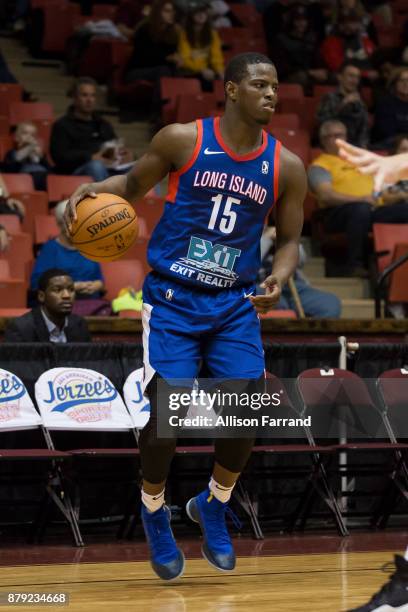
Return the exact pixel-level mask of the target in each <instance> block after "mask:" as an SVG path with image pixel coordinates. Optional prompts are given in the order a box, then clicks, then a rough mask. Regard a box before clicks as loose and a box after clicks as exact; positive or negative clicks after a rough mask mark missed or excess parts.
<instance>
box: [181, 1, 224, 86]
mask: <svg viewBox="0 0 408 612" xmlns="http://www.w3.org/2000/svg"><path fill="white" fill-rule="evenodd" d="M178 52H179V56H180V68H181V70H182V72H183V74H185V75H186V76H194V77H197V78H199V79H200V80H201V83H202V87H203V89H204V91H211V89H212V82H213V81H214V79H220V78H222V77H223V74H224V58H223V55H222V50H221V40H220V37H219V36H218V33H217V32H216V30H215V29H214V28H213V27H212V25H211V20H210V13H209V10H208V7H207V6H206V5H196V6H194V7H193V8H192V9H191V11H190V12H189V14H188V15H187V19H186V25H185V29H184V30H182V32H181V34H180V38H179V48H178Z"/></svg>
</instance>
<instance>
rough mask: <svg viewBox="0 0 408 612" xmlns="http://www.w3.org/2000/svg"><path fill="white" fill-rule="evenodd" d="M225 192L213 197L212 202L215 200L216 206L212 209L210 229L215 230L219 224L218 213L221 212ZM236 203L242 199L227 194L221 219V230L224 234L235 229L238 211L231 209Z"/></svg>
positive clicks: (239, 202)
mask: <svg viewBox="0 0 408 612" xmlns="http://www.w3.org/2000/svg"><path fill="white" fill-rule="evenodd" d="M223 197H224V196H223V194H222V193H219V194H218V195H216V196H214V197H213V198H211V202H214V206H213V209H212V213H211V217H210V222H209V224H208V229H210V230H213V229H215V226H216V224H217V220H218V213H219V212H220V207H221V203H222V200H223ZM234 204H241V200H238V198H232V197H231V196H227V200H226V202H225V205H224V210H223V211H222V214H221V218H220V219H219V224H218V227H219V230H220V232H222V233H223V234H230V233H231V232H232V230H233V229H234V226H235V222H236V220H237V213H236V212H235V211H234V210H231V207H232V206H233V205H234Z"/></svg>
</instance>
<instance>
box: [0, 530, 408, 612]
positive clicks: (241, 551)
mask: <svg viewBox="0 0 408 612" xmlns="http://www.w3.org/2000/svg"><path fill="white" fill-rule="evenodd" d="M234 542H235V545H236V550H237V554H238V561H237V567H236V569H235V570H234V572H231V573H228V574H224V573H219V572H217V571H216V570H215V569H213V568H212V567H210V566H209V565H208V564H207V562H206V561H204V560H203V559H201V558H200V542H199V541H198V538H197V540H193V541H192V540H191V539H190V540H183V539H181V540H180V545H181V547H182V548H183V550H184V551H185V553H186V557H187V562H186V568H185V573H184V575H183V577H182V578H180V579H178V580H177V581H174V582H172V583H164V582H162V581H160V580H159V579H158V578H156V577H155V575H154V574H153V572H152V570H151V568H150V565H149V563H148V562H147V560H146V559H147V549H146V546H145V544H144V543H141V542H134V543H133V542H127V543H117V542H115V541H113V542H112V543H108V544H106V543H104V544H91V545H89V546H87V547H85V549H75V548H73V547H70V546H69V545H65V546H61V545H55V546H32V547H22V548H18V547H16V546H13V547H7V546H3V547H1V548H0V565H1V567H0V598H1V597H4V594H5V593H9V592H12V593H19V592H21V593H60V592H65V593H68V594H69V597H70V601H69V605H68V606H66V607H60V606H58V607H57V606H55V605H48V606H43V605H30V606H27V605H25V606H24V605H19V606H10V605H8V606H5V605H0V610H11V609H13V608H17V609H18V610H22V611H24V610H27V612H28V611H29V610H34V609H35V610H44V612H45V611H48V612H50V611H51V610H53V609H60V610H67V612H74V611H75V612H97V611H98V612H99V611H106V612H132V611H135V612H139V610H140V611H141V612H142V611H143V612H145V611H146V612H238V611H239V612H247V611H248V612H263V611H268V612H269V611H271V612H299V611H301V612H345V611H346V610H348V609H349V608H352V607H355V606H357V605H359V604H362V603H364V602H366V601H367V600H368V599H369V597H370V596H371V595H372V593H373V592H374V591H376V590H377V589H378V588H379V586H381V585H382V584H384V582H386V580H387V579H388V576H389V573H385V572H384V571H382V569H381V568H382V566H383V565H384V564H386V563H388V562H390V561H392V559H393V555H394V553H395V552H403V551H404V549H405V543H407V542H408V532H401V531H400V532H392V533H388V532H387V533H384V534H383V533H367V532H366V533H362V534H355V535H352V536H350V537H349V538H343V539H342V538H338V537H336V536H333V535H331V536H330V535H329V536H328V535H311V534H308V535H304V536H285V535H283V536H276V537H271V538H267V539H266V540H264V541H258V542H257V541H254V540H252V539H251V538H239V539H235V540H234ZM390 571H392V568H390ZM2 601H4V600H2ZM407 609H408V608H407Z"/></svg>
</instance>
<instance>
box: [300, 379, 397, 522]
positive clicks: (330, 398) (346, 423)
mask: <svg viewBox="0 0 408 612" xmlns="http://www.w3.org/2000/svg"><path fill="white" fill-rule="evenodd" d="M296 388H297V392H298V395H299V399H300V405H301V413H302V415H303V416H304V417H308V416H310V419H311V423H312V424H311V426H310V427H309V428H307V435H308V438H309V441H310V443H311V444H312V445H313V444H316V440H317V441H318V442H319V443H320V444H322V445H325V444H330V445H331V446H332V448H333V449H334V450H336V452H337V453H339V460H338V462H337V465H336V467H333V468H332V469H331V473H332V474H335V475H336V476H337V477H338V478H342V477H343V478H346V479H347V478H349V477H351V476H352V477H360V478H364V477H366V476H373V475H375V476H377V477H378V476H384V478H385V480H386V483H385V487H384V490H383V491H381V492H380V493H377V496H378V497H379V502H378V504H377V508H374V510H373V513H372V518H371V523H372V524H373V523H374V521H375V517H376V516H377V515H378V514H381V511H382V508H383V507H384V504H385V503H386V501H387V497H388V495H389V489H390V488H395V487H397V488H399V480H397V479H399V474H400V472H401V469H402V461H401V451H402V450H404V449H405V448H406V445H404V444H398V443H394V442H392V441H390V438H389V435H388V432H387V428H386V425H385V423H384V420H383V418H382V414H381V411H380V410H379V409H378V407H377V406H376V404H375V403H374V402H373V399H372V397H371V395H370V393H369V390H368V388H367V386H366V384H365V382H364V381H363V379H361V378H360V377H359V376H357V374H354V373H353V372H349V371H347V370H340V369H338V368H332V369H319V368H312V369H310V370H306V371H304V372H302V373H301V374H300V375H299V376H298V378H297V383H296ZM356 453H359V454H363V455H364V453H372V454H373V455H376V456H377V457H378V458H379V459H380V462H379V463H378V464H373V463H350V462H349V459H350V457H351V458H352V459H353V460H354V461H355V457H356ZM344 484H346V483H345V481H344V480H343V481H342V487H341V491H340V492H339V495H340V496H341V497H343V499H344V500H345V499H347V497H348V496H349V495H354V496H355V497H357V496H360V497H361V496H366V495H367V494H365V493H363V492H361V491H359V490H357V491H356V492H355V493H353V492H351V493H350V492H349V491H348V490H345V489H346V487H344ZM373 493H375V492H372V491H370V492H369V495H370V496H372V495H373ZM357 514H358V513H357Z"/></svg>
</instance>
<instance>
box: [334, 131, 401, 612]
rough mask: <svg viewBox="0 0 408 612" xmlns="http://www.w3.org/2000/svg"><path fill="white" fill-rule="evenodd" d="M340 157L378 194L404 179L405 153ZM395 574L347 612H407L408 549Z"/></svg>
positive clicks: (346, 147)
mask: <svg viewBox="0 0 408 612" xmlns="http://www.w3.org/2000/svg"><path fill="white" fill-rule="evenodd" d="M336 142H337V145H338V147H339V153H340V156H341V157H343V158H344V159H346V160H347V161H348V162H350V163H351V164H354V165H355V166H357V167H358V168H360V170H361V172H363V173H364V174H372V175H373V176H374V185H375V190H376V191H377V192H381V190H382V189H383V187H384V185H385V184H387V183H391V184H392V183H396V182H397V181H400V180H404V179H408V154H407V153H401V154H399V155H391V156H390V157H383V156H381V155H377V154H376V153H371V151H366V150H365V149H360V148H359V147H354V146H353V145H350V144H349V143H347V142H344V141H343V140H340V139H339V140H337V141H336ZM394 563H395V568H396V571H395V572H394V573H393V574H392V575H391V578H390V580H389V581H388V582H387V583H386V584H385V585H384V586H383V587H382V588H381V589H380V590H379V591H378V593H375V594H374V595H373V597H372V598H371V599H370V601H369V602H368V603H367V604H365V605H363V606H361V607H359V608H354V609H353V610H350V611H349V612H392V611H393V610H399V611H400V612H408V548H407V550H406V551H405V555H404V557H402V556H401V555H395V558H394Z"/></svg>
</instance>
